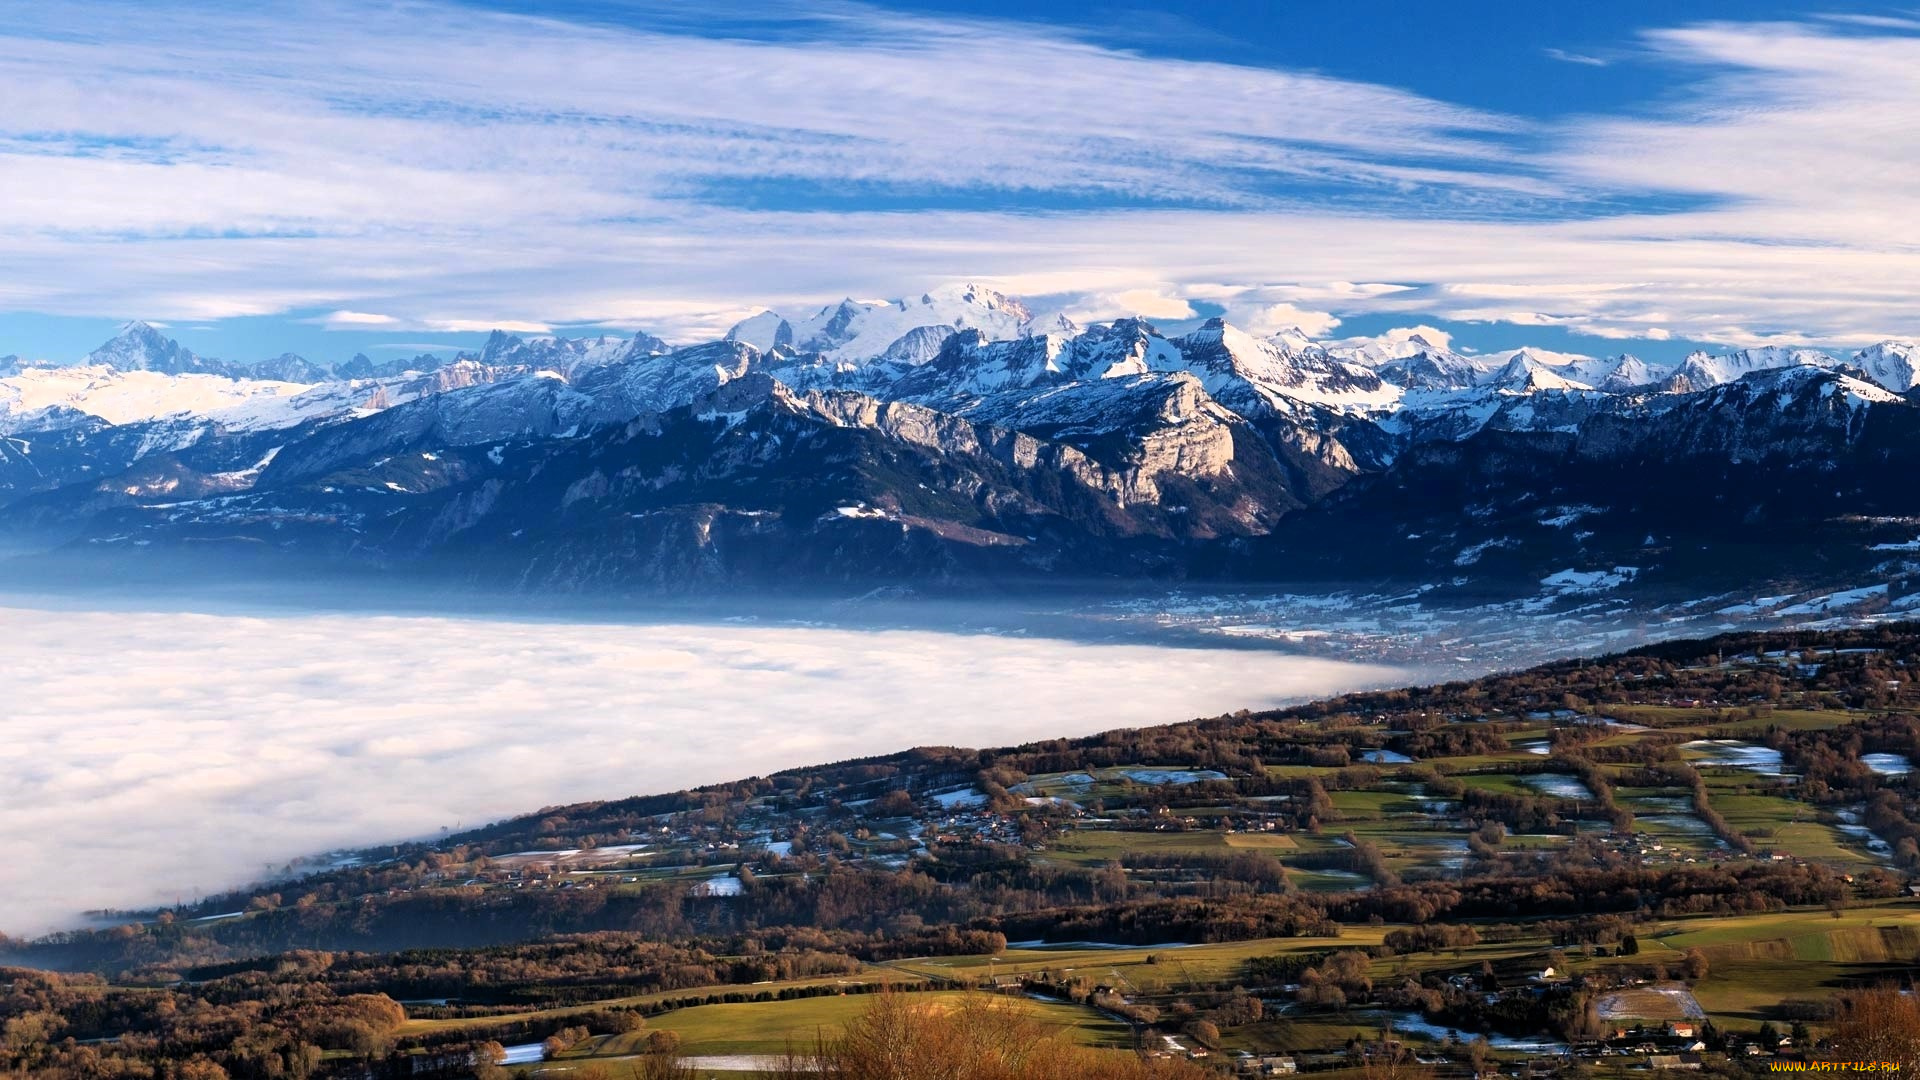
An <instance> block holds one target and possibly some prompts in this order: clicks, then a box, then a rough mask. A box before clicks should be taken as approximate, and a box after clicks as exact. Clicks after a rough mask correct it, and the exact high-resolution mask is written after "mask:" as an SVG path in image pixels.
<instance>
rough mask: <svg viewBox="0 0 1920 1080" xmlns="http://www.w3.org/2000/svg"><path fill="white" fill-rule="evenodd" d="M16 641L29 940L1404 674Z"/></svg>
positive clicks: (194, 624)
mask: <svg viewBox="0 0 1920 1080" xmlns="http://www.w3.org/2000/svg"><path fill="white" fill-rule="evenodd" d="M0 636H4V637H5V638H6V640H7V641H8V642H9V643H10V644H9V652H8V658H7V672H8V674H7V676H6V680H5V683H6V695H5V696H6V701H7V710H8V711H7V733H8V737H7V738H6V739H5V740H0V776H5V777H6V778H7V782H6V783H5V784H0V851H5V852H6V858H5V859H0V928H4V929H5V930H7V931H8V932H12V933H20V932H30V931H36V930H44V929H47V928H48V927H50V926H53V925H56V924H60V923H67V922H70V920H71V919H72V918H73V917H74V916H75V915H76V913H78V912H80V911H81V910H83V909H89V908H96V907H101V906H109V905H111V906H130V905H140V904H154V903H171V902H172V901H173V900H174V899H175V897H176V896H183V897H188V898H191V897H192V895H193V893H194V891H195V890H210V889H214V888H217V887H223V886H232V885H237V884H240V883H243V882H246V881H249V880H254V879H257V877H258V876H259V875H260V874H261V873H262V870H263V868H264V867H271V866H278V865H280V864H281V863H282V862H283V861H284V860H286V859H287V858H289V857H293V856H297V855H301V854H307V853H317V852H320V851H323V850H328V849H331V848H334V847H337V846H342V845H355V844H368V843H377V842H382V841H390V840H398V839H404V838H409V837H418V836H425V835H432V834H433V833H435V832H437V830H438V829H439V828H440V827H441V826H452V825H455V824H457V823H464V824H466V825H468V826H473V825H478V824H481V823H484V822H486V821H489V820H493V819H496V818H499V817H502V816H506V815H508V814H511V813H521V812H528V811H531V810H533V809H535V808H537V807H540V806H543V805H551V804H556V803H565V802H573V801H582V800H589V799H597V798H609V797H618V796H624V795H631V794H639V793H646V792H660V791H671V790H677V789H679V788H682V787H685V786H688V785H696V784H700V783H708V782H720V781H725V780H730V779H738V778H740V777H743V776H747V775H752V774H755V773H766V772H770V771H773V770H777V769H780V768H783V767H790V766H799V765H807V764H818V763H821V762H826V761H835V760H843V759H846V758H849V757H854V756H858V755H864V754H877V753H883V752H887V751H891V750H899V749H904V748H907V747H909V746H915V745H930V744H945V745H955V744H960V745H978V746H988V745H1004V744H1007V743H1012V742H1019V741H1023V740H1026V739H1030V738H1034V737H1038V736H1042V735H1045V736H1055V735H1073V734H1088V733H1092V732H1096V731H1102V730H1107V729H1110V728H1115V727H1122V726H1128V725H1139V724H1145V723H1155V722H1165V721H1171V720H1180V719H1185V718H1187V717H1190V716H1193V715H1196V714H1197V715H1214V714H1217V713H1219V712H1223V711H1227V710H1231V709H1235V708H1240V707H1244V706H1253V707H1259V706H1262V705H1266V704H1271V703H1274V702H1277V701H1279V700H1281V699H1287V698H1299V697H1306V696H1313V695H1319V694H1324V693H1328V692H1331V691H1335V690H1339V689H1348V688H1355V687H1359V686H1362V685H1371V684H1379V683H1381V682H1383V681H1395V680H1399V679H1402V678H1404V675H1403V674H1402V673H1400V672H1397V671H1394V670H1393V669H1387V668H1379V667H1368V666H1361V665H1349V664H1342V663H1337V662H1332V661H1323V660H1314V659H1306V658H1299V657H1288V656H1283V655H1279V654H1275V653H1267V652H1252V651H1245V650H1222V651H1205V650H1198V649H1184V648H1157V647H1151V646H1138V645H1082V644H1073V643H1067V642H1059V641H1046V640H1030V639H1024V638H1000V637H962V636H952V635H945V634H937V633H927V632H910V631H896V632H879V633H866V632H855V631H841V630H816V629H786V628H748V627H726V628H721V627H712V626H637V625H587V624H569V623H564V622H550V621H535V622H527V623H502V622H493V621H482V620H464V619H444V618H413V617H409V618H402V617H384V616H382V617H374V616H342V615H325V616H297V615H286V616H271V617H262V616H238V615H212V614H162V613H155V612H151V611H136V612H125V611H115V612H108V611H72V610H67V611H46V610H29V609H23V608H0Z"/></svg>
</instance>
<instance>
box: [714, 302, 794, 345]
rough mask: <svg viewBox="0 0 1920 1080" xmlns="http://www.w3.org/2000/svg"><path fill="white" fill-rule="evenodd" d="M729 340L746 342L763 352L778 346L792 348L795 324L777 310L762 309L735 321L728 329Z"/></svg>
mask: <svg viewBox="0 0 1920 1080" xmlns="http://www.w3.org/2000/svg"><path fill="white" fill-rule="evenodd" d="M727 340H728V341H740V342H744V343H746V344H748V345H751V346H753V347H754V348H755V349H758V350H759V351H761V352H763V353H764V352H772V351H773V350H774V349H776V348H789V349H790V348H792V347H793V324H792V323H790V322H788V321H787V320H785V319H783V318H781V317H780V316H779V314H778V313H776V312H772V311H762V312H760V313H759V314H757V315H749V316H748V317H746V318H744V319H742V320H740V321H739V322H737V323H734V324H733V329H731V330H728V331H727Z"/></svg>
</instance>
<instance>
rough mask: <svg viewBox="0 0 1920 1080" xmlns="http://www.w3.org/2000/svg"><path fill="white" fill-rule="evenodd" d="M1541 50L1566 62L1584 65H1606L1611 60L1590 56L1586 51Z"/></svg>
mask: <svg viewBox="0 0 1920 1080" xmlns="http://www.w3.org/2000/svg"><path fill="white" fill-rule="evenodd" d="M1543 51H1544V52H1545V53H1546V54H1547V56H1548V57H1549V58H1551V59H1554V60H1558V61H1560V62H1562V63H1566V64H1581V65H1584V66H1586V67H1606V66H1607V65H1608V64H1610V63H1612V61H1610V60H1607V59H1605V58H1604V57H1599V56H1591V55H1588V54H1587V53H1577V52H1568V51H1567V50H1566V49H1546V50H1543Z"/></svg>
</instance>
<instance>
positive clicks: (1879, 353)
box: [1852, 340, 1920, 393]
mask: <svg viewBox="0 0 1920 1080" xmlns="http://www.w3.org/2000/svg"><path fill="white" fill-rule="evenodd" d="M1852 363H1853V366H1855V367H1857V368H1859V369H1860V370H1862V371H1864V372H1866V373H1867V375H1868V376H1869V377H1870V378H1872V379H1873V381H1874V382H1877V383H1879V384H1880V385H1881V386H1884V387H1886V388H1887V389H1889V390H1893V391H1896V392H1901V393H1904V392H1906V391H1908V390H1911V389H1913V388H1914V386H1915V385H1920V344H1916V343H1915V342H1912V341H1901V340H1892V341H1882V342H1879V343H1877V344H1874V345H1869V346H1867V347H1866V348H1864V349H1861V350H1860V351H1859V352H1857V353H1855V354H1853V360H1852Z"/></svg>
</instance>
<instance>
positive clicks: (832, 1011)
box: [586, 991, 1132, 1056]
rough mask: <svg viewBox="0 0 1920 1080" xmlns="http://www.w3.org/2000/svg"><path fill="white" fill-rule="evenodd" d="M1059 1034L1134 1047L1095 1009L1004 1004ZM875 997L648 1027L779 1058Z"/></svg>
mask: <svg viewBox="0 0 1920 1080" xmlns="http://www.w3.org/2000/svg"><path fill="white" fill-rule="evenodd" d="M959 997H960V994H959V993H958V992H947V991H941V992H935V993H925V994H915V995H914V996H913V1001H914V1003H915V1004H917V1005H926V1006H929V1007H935V1008H940V1007H951V1006H952V1005H953V1004H954V1003H955V1001H956V1000H957V999H958V998H959ZM1002 1000H1004V1001H1006V1002H1007V1003H1008V1004H1010V1005H1012V1006H1013V1007H1015V1008H1018V1009H1021V1010H1022V1011H1024V1012H1027V1013H1029V1014H1031V1015H1032V1016H1033V1017H1034V1018H1035V1019H1037V1020H1039V1021H1040V1022H1041V1023H1043V1024H1045V1025H1047V1026H1048V1027H1050V1028H1053V1029H1055V1030H1057V1031H1058V1032H1059V1033H1060V1034H1061V1036H1062V1037H1064V1038H1066V1039H1069V1040H1071V1041H1073V1042H1077V1043H1081V1044H1083V1045H1087V1046H1119V1047H1124V1046H1130V1045H1131V1044H1132V1033H1131V1032H1130V1031H1129V1029H1128V1027H1127V1025H1125V1024H1123V1023H1121V1022H1119V1021H1117V1020H1114V1019H1111V1018H1110V1017H1107V1016H1106V1015H1104V1014H1102V1013H1100V1012H1097V1011H1095V1010H1093V1009H1089V1008H1086V1007H1084V1006H1080V1005H1072V1004H1067V1003H1065V1002H1053V1001H1034V1000H1031V999H1028V998H1004V999H1002ZM872 1001H873V998H872V995H870V994H848V995H846V996H844V997H822V998H802V999H799V1000H796V1001H776V1002H768V1003H764V1004H751V1005H698V1006H695V1007H693V1008H691V1009H679V1010H676V1011H674V1012H670V1013H666V1014H664V1015H661V1016H657V1017H654V1018H653V1019H651V1020H649V1021H648V1022H647V1027H648V1028H649V1029H652V1030H656V1031H671V1032H673V1033H674V1034H676V1035H678V1036H680V1040H681V1041H680V1048H681V1051H682V1052H684V1053H686V1054H689V1055H694V1056H699V1055H718V1054H779V1053H783V1052H785V1051H786V1050H787V1049H788V1048H789V1047H793V1048H796V1049H804V1048H806V1047H809V1046H812V1045H813V1044H814V1042H815V1041H816V1040H817V1039H818V1038H821V1037H823V1036H824V1037H827V1038H831V1037H833V1036H835V1035H837V1034H839V1033H840V1031H841V1030H842V1029H843V1028H844V1027H845V1026H846V1024H847V1022H848V1021H849V1020H852V1019H853V1018H855V1017H857V1016H859V1015H860V1014H861V1013H863V1012H865V1011H866V1009H867V1007H868V1006H869V1005H870V1004H872ZM645 1037H646V1035H645V1033H644V1032H640V1033H636V1034H635V1035H626V1036H613V1037H611V1038H608V1039H605V1040H601V1041H600V1043H599V1044H598V1045H596V1046H594V1047H592V1048H589V1049H588V1051H587V1054H586V1056H610V1055H617V1054H631V1053H634V1052H635V1051H636V1047H635V1046H634V1045H633V1044H634V1043H635V1042H637V1041H639V1040H640V1039H644V1038H645Z"/></svg>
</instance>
